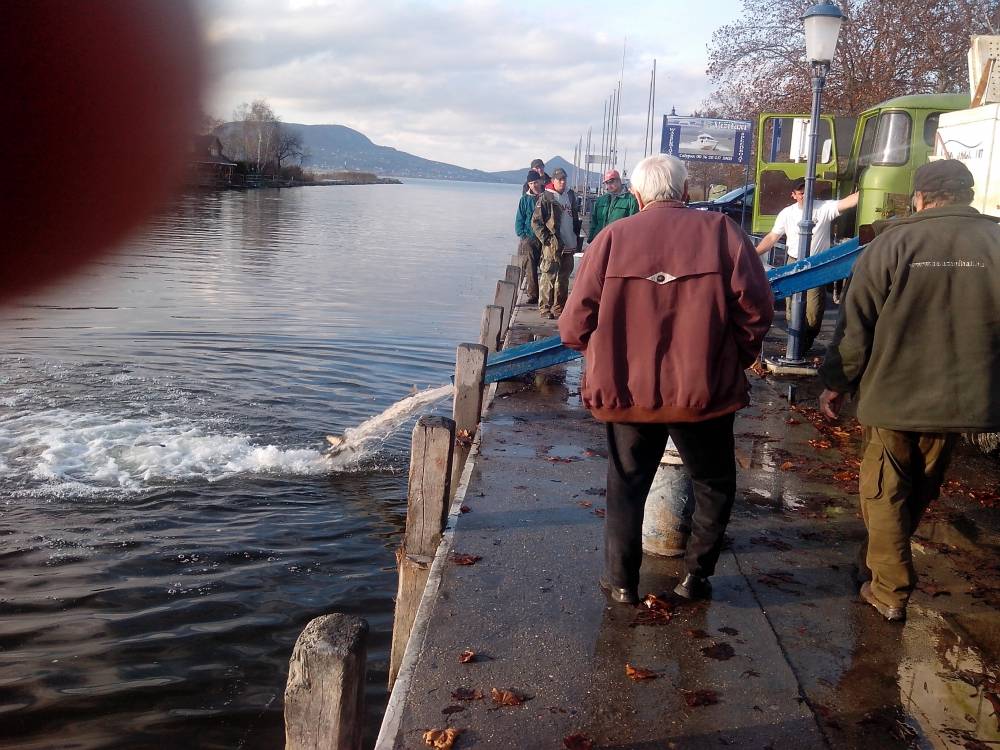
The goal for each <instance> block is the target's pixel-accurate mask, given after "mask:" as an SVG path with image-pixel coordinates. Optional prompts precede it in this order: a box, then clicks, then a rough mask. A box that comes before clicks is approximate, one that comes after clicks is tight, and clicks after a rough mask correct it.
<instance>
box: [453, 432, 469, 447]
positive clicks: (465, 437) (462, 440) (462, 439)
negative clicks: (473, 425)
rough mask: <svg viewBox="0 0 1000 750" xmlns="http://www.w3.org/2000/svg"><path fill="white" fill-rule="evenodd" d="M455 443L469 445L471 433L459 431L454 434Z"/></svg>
mask: <svg viewBox="0 0 1000 750" xmlns="http://www.w3.org/2000/svg"><path fill="white" fill-rule="evenodd" d="M455 442H456V443H458V444H459V445H471V444H472V433H471V432H469V430H459V431H458V432H457V433H455Z"/></svg>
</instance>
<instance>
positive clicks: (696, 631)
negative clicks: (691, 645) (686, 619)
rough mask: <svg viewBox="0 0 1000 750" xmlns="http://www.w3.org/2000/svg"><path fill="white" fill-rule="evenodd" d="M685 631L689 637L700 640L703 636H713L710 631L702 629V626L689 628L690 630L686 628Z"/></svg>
mask: <svg viewBox="0 0 1000 750" xmlns="http://www.w3.org/2000/svg"><path fill="white" fill-rule="evenodd" d="M684 632H685V634H687V636H688V637H689V638H694V639H697V640H700V639H702V638H711V636H710V635H709V634H708V633H706V632H705V631H704V630H702V629H701V628H689V629H688V630H685V631H684Z"/></svg>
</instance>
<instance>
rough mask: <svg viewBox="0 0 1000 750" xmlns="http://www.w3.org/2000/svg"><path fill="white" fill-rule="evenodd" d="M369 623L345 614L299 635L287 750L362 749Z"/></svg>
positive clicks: (291, 674)
mask: <svg viewBox="0 0 1000 750" xmlns="http://www.w3.org/2000/svg"><path fill="white" fill-rule="evenodd" d="M367 659H368V623H367V622H366V621H365V620H362V619H361V618H360V617H353V616H351V615H345V614H340V613H334V614H332V615H324V616H323V617H317V618H316V619H315V620H312V621H311V622H310V623H309V624H308V625H306V627H305V629H304V630H303V631H302V633H301V634H300V635H299V637H298V640H297V641H296V642H295V648H294V650H293V651H292V658H291V660H290V661H289V664H288V683H287V685H286V686H285V750H328V749H329V748H334V747H335V748H341V749H342V750H361V732H362V729H363V728H364V720H365V668H366V663H367Z"/></svg>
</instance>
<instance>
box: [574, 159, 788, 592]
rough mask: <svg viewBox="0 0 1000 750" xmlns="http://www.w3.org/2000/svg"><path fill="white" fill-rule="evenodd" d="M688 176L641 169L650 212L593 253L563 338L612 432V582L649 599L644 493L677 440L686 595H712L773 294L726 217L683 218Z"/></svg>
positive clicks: (664, 168)
mask: <svg viewBox="0 0 1000 750" xmlns="http://www.w3.org/2000/svg"><path fill="white" fill-rule="evenodd" d="M686 179H687V169H686V168H685V167H684V162H682V161H680V160H679V159H677V158H675V157H672V156H663V155H659V154H657V155H654V156H651V157H649V158H647V159H644V160H642V161H641V162H639V164H638V165H637V166H636V168H635V171H634V172H633V173H632V191H633V193H634V194H635V197H636V199H637V201H638V203H639V213H638V214H636V215H635V216H630V217H629V218H627V219H621V220H619V221H616V222H615V223H614V224H612V225H611V226H609V227H607V228H606V229H605V230H604V231H603V232H601V233H600V235H598V237H597V238H596V239H595V241H594V243H593V244H592V245H590V247H589V249H588V250H587V252H586V254H585V255H584V258H583V262H582V263H581V265H580V270H579V273H578V275H577V280H576V283H575V285H574V287H573V293H572V294H571V295H570V298H569V302H568V303H567V305H566V309H565V311H564V312H563V315H562V318H560V320H559V334H560V336H561V337H562V341H563V343H564V344H565V345H566V346H568V347H570V348H571V349H576V350H577V351H582V352H583V353H584V357H585V362H586V373H585V375H584V380H583V384H582V387H581V394H582V397H583V403H584V405H585V406H586V407H587V408H588V409H590V411H591V413H592V414H593V415H594V417H596V418H597V419H599V420H600V421H602V422H606V423H607V436H608V488H607V520H606V526H605V531H604V561H605V563H604V575H603V576H602V578H601V586H602V588H604V589H605V590H607V591H609V592H610V595H611V598H612V599H613V600H614V601H617V602H622V603H635V602H637V601H638V586H639V568H640V565H641V563H642V518H643V510H644V506H645V503H646V495H647V494H648V492H649V488H650V486H651V485H652V482H653V476H654V474H655V473H656V469H657V467H658V465H659V463H660V458H661V457H662V456H663V450H664V448H665V446H666V443H667V437H668V436H669V437H670V438H672V439H673V442H674V444H675V445H676V446H677V450H678V452H679V453H680V455H681V458H682V459H683V461H684V466H685V467H686V468H687V470H688V472H689V474H690V475H691V480H692V482H693V484H694V495H695V511H694V516H693V518H692V529H691V536H690V540H689V541H688V546H687V550H686V554H685V564H686V567H687V576H685V578H684V580H683V581H682V582H681V583H680V584H679V585H678V586H677V588H676V589H675V591H676V592H677V593H678V594H679V595H680V596H684V597H686V598H708V597H709V596H710V595H711V586H710V585H709V582H708V577H709V576H711V575H712V574H713V573H714V572H715V564H716V562H717V561H718V559H719V554H720V552H721V550H722V541H723V535H724V532H725V530H726V525H727V524H728V522H729V514H730V512H731V511H732V507H733V501H734V500H735V496H736V461H735V452H734V441H733V421H734V417H735V413H736V411H737V410H739V409H741V408H743V407H744V406H746V405H747V404H748V403H749V390H750V388H749V384H748V383H747V379H746V375H745V374H744V368H746V367H749V366H750V365H751V364H753V362H754V360H755V359H756V358H757V355H758V354H759V353H760V348H761V344H762V343H763V341H764V336H765V334H767V331H768V329H769V328H770V326H771V319H772V317H773V315H774V297H773V296H772V295H771V287H770V285H769V284H768V282H767V277H766V276H765V274H764V267H763V265H762V264H761V262H760V261H759V260H758V259H757V256H756V254H755V253H754V249H753V246H752V245H751V244H750V242H749V241H748V240H747V237H746V234H744V232H743V231H742V230H741V229H740V228H739V227H738V226H737V225H736V223H735V222H733V220H732V219H730V218H729V217H727V216H725V215H724V214H720V213H711V212H708V211H696V210H694V209H689V208H685V207H684V204H683V202H682V201H681V196H682V195H683V194H684V187H685V181H686Z"/></svg>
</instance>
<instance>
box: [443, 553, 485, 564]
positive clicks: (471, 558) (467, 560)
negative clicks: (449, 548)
mask: <svg viewBox="0 0 1000 750" xmlns="http://www.w3.org/2000/svg"><path fill="white" fill-rule="evenodd" d="M482 559H483V558H482V557H481V556H480V555H468V554H466V553H464V552H452V553H451V554H450V555H448V560H449V561H450V562H453V563H455V565H475V564H476V563H477V562H479V561H480V560H482Z"/></svg>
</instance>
